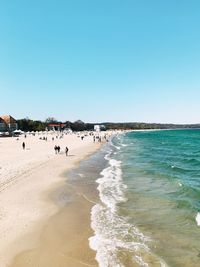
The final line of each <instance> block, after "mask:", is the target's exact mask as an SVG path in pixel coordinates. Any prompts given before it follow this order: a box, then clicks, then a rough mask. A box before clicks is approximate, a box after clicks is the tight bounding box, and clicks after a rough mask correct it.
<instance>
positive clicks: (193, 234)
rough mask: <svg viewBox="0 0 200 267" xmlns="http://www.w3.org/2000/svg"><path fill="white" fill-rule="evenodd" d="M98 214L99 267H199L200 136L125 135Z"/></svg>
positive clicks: (104, 179) (100, 182)
mask: <svg viewBox="0 0 200 267" xmlns="http://www.w3.org/2000/svg"><path fill="white" fill-rule="evenodd" d="M105 160H106V164H105V168H104V169H103V170H102V171H101V174H100V177H99V178H98V179H97V181H96V183H97V186H98V191H99V202H98V203H97V204H96V205H95V206H94V207H93V209H92V217H91V219H92V228H93V230H94V236H93V237H91V239H90V245H91V247H92V248H93V249H95V250H96V251H97V260H98V262H99V266H100V267H129V266H130V267H132V266H145V267H148V266H149V267H152V266H155V267H157V266H173V267H179V266H181V267H197V266H200V226H198V223H200V221H199V216H200V215H199V216H198V212H200V130H163V131H143V132H142V131H141V132H131V133H127V134H122V135H118V136H116V137H115V138H113V140H112V142H111V143H110V144H109V145H108V146H107V147H106V149H105Z"/></svg>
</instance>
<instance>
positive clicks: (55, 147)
mask: <svg viewBox="0 0 200 267" xmlns="http://www.w3.org/2000/svg"><path fill="white" fill-rule="evenodd" d="M54 150H55V154H57V153H58V147H57V146H54Z"/></svg>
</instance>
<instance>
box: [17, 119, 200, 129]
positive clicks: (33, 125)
mask: <svg viewBox="0 0 200 267" xmlns="http://www.w3.org/2000/svg"><path fill="white" fill-rule="evenodd" d="M17 123H18V128H19V129H20V130H22V131H26V132H27V131H30V132H31V131H45V130H46V129H47V127H48V125H49V124H50V123H64V124H66V128H69V129H71V130H72V131H89V130H93V129H94V125H95V124H99V125H101V124H102V125H104V126H105V129H107V130H111V129H115V130H143V129H181V128H200V124H164V123H144V122H126V123H120V122H119V123H112V122H104V123H85V122H83V121H81V120H77V121H75V122H71V121H65V122H59V121H57V120H56V119H55V118H53V117H49V118H47V119H46V120H45V121H40V120H32V119H29V118H24V119H20V120H18V121H17Z"/></svg>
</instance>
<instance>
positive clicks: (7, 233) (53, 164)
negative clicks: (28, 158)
mask: <svg viewBox="0 0 200 267" xmlns="http://www.w3.org/2000/svg"><path fill="white" fill-rule="evenodd" d="M73 138H74V140H75V143H76V145H74V146H73V148H71V149H70V153H69V156H68V157H66V156H65V155H63V154H62V155H57V156H55V155H53V154H52V155H51V156H48V157H47V159H46V161H43V160H42V163H41V162H40V164H39V165H38V164H35V165H36V166H34V167H32V168H30V166H29V168H28V169H27V170H26V169H25V170H24V172H23V173H19V175H18V176H17V175H16V176H15V179H14V181H13V180H12V182H11V183H10V182H9V181H8V186H7V187H6V188H3V189H4V190H3V191H1V192H0V202H1V204H0V210H1V211H3V208H4V206H6V210H5V212H4V213H3V212H1V220H0V226H1V232H0V235H1V241H0V265H1V267H4V266H13V267H14V266H18V265H17V264H18V263H17V261H19V259H20V260H21V255H23V253H24V252H25V253H26V251H30V250H31V249H33V248H36V247H37V246H38V245H39V244H40V242H41V237H42V233H44V232H45V228H46V227H47V228H48V227H49V226H48V225H49V224H51V223H49V222H50V221H51V220H52V221H54V220H57V219H58V220H59V218H61V217H63V216H64V217H65V215H64V214H66V210H65V207H60V206H59V204H58V203H56V202H55V201H54V200H53V199H52V198H51V197H50V196H51V194H53V192H55V191H56V190H59V188H61V187H63V186H64V187H65V188H66V183H65V182H66V177H65V176H64V173H66V171H69V170H71V169H72V168H76V167H77V166H78V164H79V163H80V162H81V161H82V160H84V159H86V158H88V157H89V156H90V155H92V154H93V153H95V152H96V151H97V150H98V149H99V148H100V147H101V145H103V143H95V144H94V143H93V141H92V139H91V138H92V137H91V138H90V140H84V141H81V140H80V139H77V136H75V137H74V136H73ZM73 138H72V139H73ZM88 139H89V137H88ZM70 140H71V139H70ZM61 141H62V140H61ZM71 141H72V140H71ZM51 145H52V144H51ZM71 147H72V143H71ZM26 152H27V151H26ZM66 163H67V164H66ZM33 165H34V164H33ZM31 166H32V165H31ZM68 193H69V192H68ZM84 201H85V202H87V201H86V200H83V199H82V200H81V201H80V199H79V200H78V202H79V204H80V203H84ZM5 203H6V205H5ZM77 205H78V204H77ZM83 205H84V207H87V208H88V211H90V208H91V207H90V205H91V203H90V205H88V204H86V203H85V204H83ZM84 209H85V208H84ZM84 209H82V210H84ZM64 210H65V211H64ZM72 210H73V209H72ZM62 211H63V212H62ZM85 214H86V213H85ZM89 214H90V213H89ZM84 216H85V215H84V214H82V217H84ZM89 219H90V218H89ZM74 220H78V218H74ZM84 220H85V221H87V218H85V219H84ZM61 221H62V219H61ZM53 225H54V224H53ZM71 225H72V224H71ZM54 226H55V225H54ZM66 228H67V227H66ZM69 229H70V228H69ZM48 235H49V234H48ZM71 239H72V240H73V238H72V237H71ZM86 240H87V239H86ZM89 254H90V253H89ZM91 254H92V255H93V257H94V252H93V251H92V250H91ZM22 258H23V257H22ZM46 258H48V257H47V255H46ZM89 258H91V256H90V257H89ZM29 263H30V262H29ZM29 263H28V264H27V259H25V262H24V265H22V264H23V263H20V265H19V266H20V267H21V266H35V265H30V264H31V263H30V264H29ZM94 263H95V262H93V266H95V265H94ZM36 266H37V265H36ZM42 266H43V265H42ZM46 266H50V265H49V264H48V265H46ZM54 266H55V265H54ZM71 266H72V265H71ZM74 266H78V265H77V263H76V265H74ZM80 266H82V265H80Z"/></svg>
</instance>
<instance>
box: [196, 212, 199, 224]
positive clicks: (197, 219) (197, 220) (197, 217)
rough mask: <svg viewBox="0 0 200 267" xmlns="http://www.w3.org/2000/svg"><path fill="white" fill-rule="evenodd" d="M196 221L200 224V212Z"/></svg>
mask: <svg viewBox="0 0 200 267" xmlns="http://www.w3.org/2000/svg"><path fill="white" fill-rule="evenodd" d="M196 222H197V225H198V226H200V212H198V213H197V216H196Z"/></svg>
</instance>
